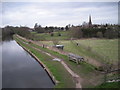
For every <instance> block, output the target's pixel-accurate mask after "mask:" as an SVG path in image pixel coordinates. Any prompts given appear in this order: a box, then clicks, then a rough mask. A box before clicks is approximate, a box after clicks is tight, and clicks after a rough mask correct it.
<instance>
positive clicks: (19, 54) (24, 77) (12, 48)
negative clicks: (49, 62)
mask: <svg viewBox="0 0 120 90" xmlns="http://www.w3.org/2000/svg"><path fill="white" fill-rule="evenodd" d="M1 46H2V88H53V87H54V84H53V82H52V80H51V79H50V77H49V76H48V74H47V73H46V71H45V70H44V69H43V68H42V67H41V65H40V64H39V63H38V62H37V61H36V60H35V59H34V58H33V57H32V56H31V55H30V54H29V53H28V52H26V51H25V50H24V49H23V48H22V47H21V46H19V45H18V44H17V43H16V41H15V40H10V41H3V42H2V44H0V47H1Z"/></svg>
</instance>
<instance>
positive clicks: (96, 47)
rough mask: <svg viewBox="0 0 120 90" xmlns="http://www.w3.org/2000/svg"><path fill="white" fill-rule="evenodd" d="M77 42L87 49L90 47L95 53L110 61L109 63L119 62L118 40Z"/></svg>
mask: <svg viewBox="0 0 120 90" xmlns="http://www.w3.org/2000/svg"><path fill="white" fill-rule="evenodd" d="M76 42H78V43H80V44H82V45H84V46H86V47H88V46H90V47H91V49H92V50H93V52H95V53H96V52H97V53H98V54H99V55H101V56H103V57H104V58H105V59H106V60H108V62H112V63H117V62H118V39H95V40H92V39H87V40H76Z"/></svg>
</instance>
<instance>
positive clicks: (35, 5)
mask: <svg viewBox="0 0 120 90" xmlns="http://www.w3.org/2000/svg"><path fill="white" fill-rule="evenodd" d="M89 15H91V18H92V23H93V24H106V23H109V24H117V23H118V3H117V2H2V26H6V25H11V26H20V25H21V26H28V27H31V28H33V27H34V25H35V23H38V24H40V25H41V26H43V27H44V26H66V25H68V24H73V25H81V24H82V23H83V22H84V21H85V22H88V21H89Z"/></svg>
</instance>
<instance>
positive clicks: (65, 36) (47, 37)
mask: <svg viewBox="0 0 120 90" xmlns="http://www.w3.org/2000/svg"><path fill="white" fill-rule="evenodd" d="M31 33H32V34H33V35H34V36H35V37H36V38H35V39H37V40H54V39H56V40H65V39H69V38H70V37H69V36H68V33H69V32H67V31H59V32H53V34H54V35H53V36H51V34H50V33H36V32H31ZM58 33H60V34H61V36H58Z"/></svg>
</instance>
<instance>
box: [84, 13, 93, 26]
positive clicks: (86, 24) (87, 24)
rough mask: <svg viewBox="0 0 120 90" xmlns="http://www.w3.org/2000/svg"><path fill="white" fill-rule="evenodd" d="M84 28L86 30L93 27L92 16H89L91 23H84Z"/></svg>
mask: <svg viewBox="0 0 120 90" xmlns="http://www.w3.org/2000/svg"><path fill="white" fill-rule="evenodd" d="M82 27H84V28H88V27H92V20H91V15H89V22H88V23H86V22H83V23H82Z"/></svg>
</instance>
